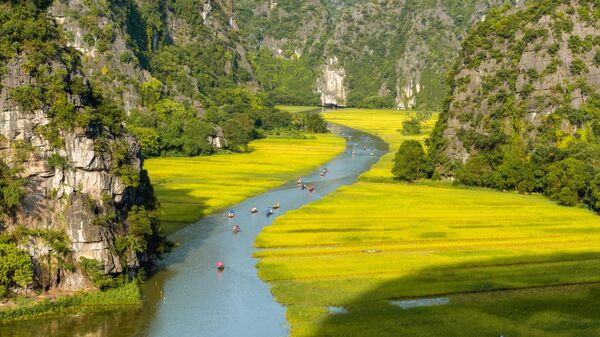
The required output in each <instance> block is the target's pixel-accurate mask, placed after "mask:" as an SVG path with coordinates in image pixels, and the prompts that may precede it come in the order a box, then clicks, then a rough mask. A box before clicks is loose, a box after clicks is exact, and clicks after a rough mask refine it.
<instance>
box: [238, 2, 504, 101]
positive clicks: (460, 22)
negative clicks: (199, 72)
mask: <svg viewBox="0 0 600 337" xmlns="http://www.w3.org/2000/svg"><path fill="white" fill-rule="evenodd" d="M507 2H510V1H509V0H470V1H434V2H423V1H417V0H393V1H375V0H372V1H295V2H290V3H288V2H272V1H262V0H241V1H239V2H238V3H237V6H236V14H237V16H238V17H239V18H240V21H241V30H242V33H243V34H244V36H245V41H246V46H247V49H248V50H249V53H250V54H251V55H252V57H251V60H252V61H253V62H252V64H253V66H254V67H255V68H256V69H255V73H256V76H257V78H258V79H259V81H260V82H261V85H262V87H263V88H264V89H266V90H267V91H272V92H274V93H275V96H276V97H277V98H278V99H279V100H282V101H286V100H287V101H290V102H294V101H302V100H305V101H308V100H311V99H313V96H311V95H314V93H315V92H316V93H317V94H320V93H322V90H319V89H320V88H321V87H322V84H323V76H322V74H323V71H322V70H323V69H327V68H328V67H329V66H328V65H329V63H330V60H331V59H332V58H334V57H335V58H336V59H337V60H338V65H337V67H336V68H337V69H344V73H345V76H344V78H343V90H344V91H345V94H346V96H347V103H348V104H350V105H359V106H381V105H385V106H389V107H392V106H393V107H398V108H406V109H409V108H414V107H420V108H423V109H426V108H440V107H441V102H442V101H443V98H444V96H445V95H446V92H447V89H448V88H447V87H446V84H445V76H446V72H447V70H448V68H449V66H450V65H451V62H452V60H453V59H454V57H455V56H456V54H457V51H458V49H459V46H460V42H461V41H462V39H463V37H464V34H465V32H466V30H467V29H468V28H469V27H470V26H472V25H473V24H475V23H477V22H479V21H480V20H481V19H482V18H483V17H484V16H485V14H486V12H487V11H488V10H489V9H490V7H492V6H497V5H500V4H503V3H507ZM273 69H285V70H286V72H288V73H291V74H293V76H289V77H288V76H286V75H276V76H273V73H272V70H273ZM265 71H267V72H265ZM301 86H303V87H304V89H302V88H301ZM315 88H316V89H317V90H315ZM341 89H342V88H340V89H339V90H338V92H337V95H341V94H342V90H341ZM322 98H323V97H321V101H322Z"/></svg>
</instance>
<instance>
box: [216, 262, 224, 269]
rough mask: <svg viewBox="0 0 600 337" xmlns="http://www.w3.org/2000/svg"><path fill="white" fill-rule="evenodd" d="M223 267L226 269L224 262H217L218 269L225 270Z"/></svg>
mask: <svg viewBox="0 0 600 337" xmlns="http://www.w3.org/2000/svg"><path fill="white" fill-rule="evenodd" d="M223 269H225V265H224V264H223V262H221V261H219V262H217V270H219V271H223Z"/></svg>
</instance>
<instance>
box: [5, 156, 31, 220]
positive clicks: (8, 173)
mask: <svg viewBox="0 0 600 337" xmlns="http://www.w3.org/2000/svg"><path fill="white" fill-rule="evenodd" d="M19 171H20V170H19V168H16V167H10V166H8V165H7V164H6V163H5V162H4V161H3V160H2V159H0V217H2V216H4V215H6V214H11V213H12V212H14V211H15V210H16V209H17V207H19V206H20V205H21V199H22V198H23V196H24V195H25V190H24V189H23V187H24V186H25V179H22V178H19V177H18V173H19Z"/></svg>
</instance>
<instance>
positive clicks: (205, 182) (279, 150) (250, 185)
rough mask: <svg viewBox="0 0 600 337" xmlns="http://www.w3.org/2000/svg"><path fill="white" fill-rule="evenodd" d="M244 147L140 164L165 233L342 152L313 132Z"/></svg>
mask: <svg viewBox="0 0 600 337" xmlns="http://www.w3.org/2000/svg"><path fill="white" fill-rule="evenodd" d="M250 148H251V152H249V153H235V154H218V155H214V156H206V157H194V158H179V157H174V158H154V159H149V160H146V162H145V168H146V169H147V170H148V173H149V175H150V178H151V179H152V183H153V184H154V188H155V191H156V196H157V198H158V201H159V202H160V203H161V206H162V209H163V215H162V218H161V220H162V223H163V229H164V230H165V232H166V233H167V234H169V233H173V232H174V231H176V230H177V229H180V228H182V227H184V226H185V225H187V224H189V223H191V222H194V221H195V220H197V219H199V218H201V217H203V216H206V215H208V214H210V213H212V212H214V211H216V210H220V209H223V208H225V207H227V206H229V205H234V204H236V203H238V202H241V201H243V200H244V199H246V198H249V197H251V196H255V195H258V194H260V193H263V192H265V191H268V190H269V189H272V188H275V187H277V186H280V185H282V184H284V183H286V182H288V181H290V180H293V179H295V178H297V177H298V176H300V175H302V174H303V173H306V172H308V171H310V170H313V169H316V168H318V167H319V165H321V164H323V163H325V162H327V161H329V160H331V159H332V158H333V157H335V156H336V155H337V154H339V153H340V152H342V151H343V150H344V148H345V142H344V140H343V138H341V137H338V136H336V135H333V134H318V135H309V136H307V138H306V139H288V138H266V139H261V140H257V141H254V142H252V143H251V144H250Z"/></svg>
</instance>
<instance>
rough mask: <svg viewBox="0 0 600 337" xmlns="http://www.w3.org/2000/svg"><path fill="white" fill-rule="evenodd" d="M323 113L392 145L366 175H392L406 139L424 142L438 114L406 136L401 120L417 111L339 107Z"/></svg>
mask: <svg viewBox="0 0 600 337" xmlns="http://www.w3.org/2000/svg"><path fill="white" fill-rule="evenodd" d="M323 116H324V117H325V119H326V120H327V121H329V122H332V123H336V124H341V125H345V126H349V127H351V128H354V129H359V130H362V131H365V132H368V133H370V134H373V135H377V136H379V137H380V138H381V139H383V140H384V141H385V142H386V143H388V144H389V145H390V152H389V153H388V154H387V155H385V156H383V158H381V160H380V161H379V162H378V163H377V164H375V166H374V167H373V168H372V169H371V170H370V171H368V172H366V173H365V174H363V176H362V177H363V178H379V177H387V178H389V177H391V176H392V174H391V169H392V160H393V159H394V153H395V152H396V150H398V147H400V144H402V142H403V141H405V140H418V141H421V142H424V141H425V139H426V138H427V137H428V135H429V134H430V133H431V131H432V130H433V127H434V126H435V122H436V121H437V117H438V114H437V113H434V114H433V115H432V117H431V118H430V119H429V120H427V121H425V122H424V123H423V124H422V126H421V134H419V135H403V134H402V123H403V122H404V121H406V120H409V119H411V118H413V117H414V116H415V112H411V111H408V112H407V111H399V110H370V109H339V110H329V111H326V112H325V113H324V114H323Z"/></svg>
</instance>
